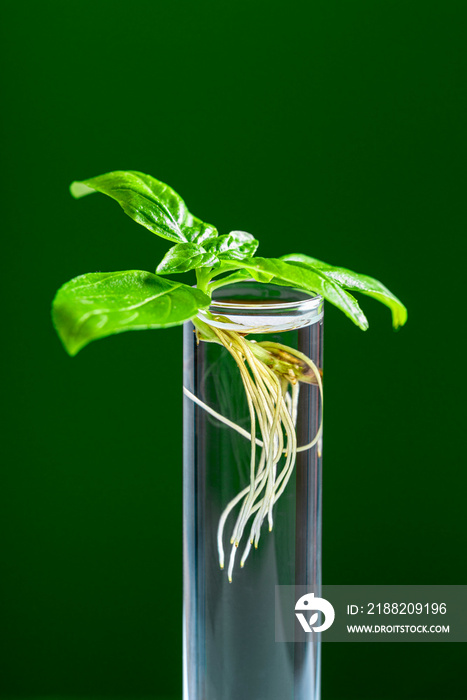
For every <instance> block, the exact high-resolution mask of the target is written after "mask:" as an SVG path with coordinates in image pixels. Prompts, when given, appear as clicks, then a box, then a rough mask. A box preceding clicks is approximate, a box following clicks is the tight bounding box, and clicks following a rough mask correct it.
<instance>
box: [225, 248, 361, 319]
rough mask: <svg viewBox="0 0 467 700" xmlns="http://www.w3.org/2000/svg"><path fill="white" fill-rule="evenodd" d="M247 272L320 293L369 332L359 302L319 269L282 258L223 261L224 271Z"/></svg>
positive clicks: (275, 281)
mask: <svg viewBox="0 0 467 700" xmlns="http://www.w3.org/2000/svg"><path fill="white" fill-rule="evenodd" d="M235 269H246V270H248V271H249V272H250V274H251V276H252V277H254V278H255V279H257V280H258V281H259V282H273V284H278V285H281V286H285V287H299V288H300V289H304V290H305V291H307V292H315V293H317V294H321V296H323V297H324V299H327V301H329V302H331V304H334V306H337V307H338V308H339V309H340V310H341V311H343V312H344V313H345V315H346V316H348V317H349V318H350V319H351V320H352V321H353V322H354V323H355V324H356V325H357V326H358V327H359V328H361V329H362V330H364V331H365V330H366V329H367V328H368V321H367V319H366V317H365V314H364V313H363V311H362V310H361V308H360V307H359V305H358V302H357V300H356V299H355V298H354V297H353V296H352V295H351V294H349V293H348V292H346V291H345V290H344V289H342V287H341V286H340V285H339V283H338V282H335V281H334V280H333V279H331V278H328V277H327V276H326V275H325V274H324V273H322V272H320V271H319V270H312V269H311V268H309V267H305V266H302V265H297V264H293V263H288V262H285V261H283V260H281V259H279V258H256V257H255V258H245V259H244V260H239V261H237V262H233V261H232V262H230V263H227V262H224V263H223V265H222V271H225V272H227V271H232V270H235Z"/></svg>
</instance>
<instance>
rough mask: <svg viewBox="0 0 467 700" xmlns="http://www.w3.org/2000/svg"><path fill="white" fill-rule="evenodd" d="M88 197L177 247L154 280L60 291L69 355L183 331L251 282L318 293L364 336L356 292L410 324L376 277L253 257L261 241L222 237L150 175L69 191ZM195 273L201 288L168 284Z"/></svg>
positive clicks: (292, 259) (95, 279) (122, 275)
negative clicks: (237, 285)
mask: <svg viewBox="0 0 467 700" xmlns="http://www.w3.org/2000/svg"><path fill="white" fill-rule="evenodd" d="M91 192H101V193H102V194H106V195H107V196H109V197H111V198H112V199H115V200H116V201H117V202H118V203H119V204H120V206H121V207H122V208H123V210H124V211H125V213H126V214H128V216H130V217H131V218H132V219H133V220H134V221H136V222H137V223H139V224H141V225H142V226H145V227H146V228H147V229H149V230H150V231H152V232H153V233H155V234H157V235H158V236H161V237H162V238H165V239H167V240H169V241H171V242H172V243H174V244H175V245H173V246H172V248H170V249H169V250H168V252H167V253H166V255H165V256H164V258H163V259H162V260H161V262H160V263H159V265H158V266H157V269H156V272H157V274H152V273H150V272H145V271H141V270H129V271H124V272H107V273H90V274H87V275H81V276H80V277H76V278H75V279H73V280H71V281H70V282H67V283H66V284H65V285H63V287H61V288H60V289H59V291H58V292H57V295H56V297H55V299H54V302H53V308H52V316H53V322H54V324H55V327H56V329H57V332H58V334H59V336H60V338H61V340H62V342H63V344H64V346H65V348H66V350H67V351H68V353H69V354H70V355H75V354H76V353H77V352H78V351H79V350H80V349H81V348H82V347H84V346H85V345H87V344H88V343H89V342H91V341H92V340H96V339H98V338H103V337H105V336H109V335H114V334H116V333H122V332H124V331H128V330H140V329H146V328H165V327H168V326H175V325H179V324H182V323H184V322H185V321H187V320H188V319H190V318H194V317H195V316H196V315H197V313H198V311H199V310H201V309H206V308H208V306H209V304H210V298H211V294H212V291H213V290H214V289H217V288H219V287H221V286H224V285H226V284H231V283H233V282H235V281H237V280H240V279H245V278H251V277H253V278H254V279H255V280H257V281H258V282H262V283H264V282H272V283H273V284H277V285H281V286H288V287H295V288H299V289H302V290H304V291H306V292H310V293H316V294H321V295H322V296H323V297H324V299H326V300H327V301H329V302H330V303H332V304H334V305H335V306H337V307H338V308H339V309H340V310H341V311H343V312H344V313H345V314H346V316H348V317H349V318H350V319H351V320H352V321H353V322H354V323H355V324H356V325H357V326H358V327H359V328H361V329H362V330H366V329H367V328H368V321H367V319H366V316H365V314H364V313H363V311H362V310H361V308H360V306H359V304H358V302H357V300H356V299H355V297H354V296H353V294H351V292H358V293H362V294H365V295H367V296H371V297H373V298H374V299H377V300H378V301H380V302H381V303H383V304H385V305H386V306H388V307H389V309H390V310H391V313H392V320H393V326H394V328H398V327H400V326H403V325H404V323H405V322H406V321H407V309H406V308H405V306H404V305H403V304H402V302H401V301H400V300H399V299H398V298H397V297H396V296H394V294H392V292H390V291H389V289H387V287H385V286H384V285H383V284H382V283H381V282H379V281H378V280H376V279H374V278H373V277H369V276H367V275H362V274H359V273H356V272H353V271H352V270H347V269H346V268H342V267H335V266H333V265H329V264H327V263H324V262H322V261H321V260H317V259H316V258H312V257H309V256H307V255H303V254H298V253H297V254H291V255H284V256H282V257H280V258H260V257H256V256H255V252H256V249H257V247H258V241H257V240H256V239H255V238H254V237H253V236H252V235H251V234H250V233H246V232H245V231H232V232H231V233H228V234H224V235H218V232H217V229H216V228H215V227H214V226H211V225H210V224H206V223H204V222H202V221H201V220H200V219H198V218H197V217H195V216H193V214H191V213H190V211H189V210H188V208H187V206H186V204H185V202H184V201H183V199H182V198H181V197H180V195H178V194H177V193H176V192H175V191H174V190H173V189H172V188H171V187H169V186H168V185H166V184H164V183H163V182H160V181H159V180H156V179H155V178H153V177H151V176H150V175H145V174H144V173H140V172H136V171H133V170H129V171H124V170H118V171H114V172H110V173H107V174H105V175H99V176H98V177H94V178H90V179H88V180H83V181H80V182H73V183H72V185H71V193H72V194H73V196H74V197H77V198H78V197H82V196H84V195H86V194H89V193H91ZM190 270H195V271H196V278H197V288H195V287H190V286H188V285H185V284H181V283H178V282H175V281H172V280H169V279H167V278H166V277H165V275H167V274H175V273H181V272H187V271H190Z"/></svg>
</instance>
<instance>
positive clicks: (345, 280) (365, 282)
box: [281, 253, 407, 328]
mask: <svg viewBox="0 0 467 700" xmlns="http://www.w3.org/2000/svg"><path fill="white" fill-rule="evenodd" d="M281 260H286V261H288V262H291V263H293V264H296V265H300V266H304V267H306V268H308V269H312V270H314V271H319V272H320V273H321V274H324V275H325V276H326V277H327V279H330V280H334V282H337V283H338V284H339V285H340V286H341V287H342V288H343V289H350V290H351V291H355V292H361V293H362V294H366V295H367V296H370V297H373V298H374V299H377V300H378V301H380V302H381V303H382V304H385V305H386V306H387V307H389V309H390V310H391V313H392V324H393V326H394V328H399V327H400V326H403V325H404V324H405V322H406V321H407V309H406V308H405V306H404V304H403V303H402V302H401V301H400V300H399V299H398V298H397V297H396V296H394V294H393V293H392V292H390V291H389V289H388V288H387V287H385V286H384V284H382V283H381V282H379V281H378V280H376V279H374V278H373V277H368V275H361V274H359V273H357V272H353V271H352V270H347V269H346V268H344V267H334V266H333V265H328V263H325V262H322V260H317V259H316V258H310V257H309V256H308V255H302V254H300V253H296V254H293V255H283V256H282V257H281Z"/></svg>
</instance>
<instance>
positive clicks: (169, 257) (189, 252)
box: [156, 239, 219, 274]
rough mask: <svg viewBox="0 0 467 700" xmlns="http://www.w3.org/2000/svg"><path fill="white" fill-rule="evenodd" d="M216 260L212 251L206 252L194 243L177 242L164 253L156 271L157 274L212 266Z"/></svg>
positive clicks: (217, 260) (217, 259)
mask: <svg viewBox="0 0 467 700" xmlns="http://www.w3.org/2000/svg"><path fill="white" fill-rule="evenodd" d="M216 240H217V239H216ZM218 262H219V258H218V257H217V256H216V255H214V253H212V252H207V251H206V250H205V249H204V248H203V247H202V246H200V245H197V244H196V243H177V244H176V245H174V246H173V247H172V248H170V250H169V251H168V252H167V253H166V255H165V257H164V258H163V259H162V260H161V262H160V263H159V265H158V266H157V270H156V272H157V273H159V274H170V273H172V272H188V270H194V269H196V268H198V267H212V266H213V265H215V264H216V263H218Z"/></svg>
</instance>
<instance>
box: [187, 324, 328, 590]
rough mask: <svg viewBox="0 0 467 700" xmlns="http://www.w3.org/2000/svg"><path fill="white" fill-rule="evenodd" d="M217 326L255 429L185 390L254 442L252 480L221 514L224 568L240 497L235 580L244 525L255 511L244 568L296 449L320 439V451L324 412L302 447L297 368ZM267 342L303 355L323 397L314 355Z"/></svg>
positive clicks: (233, 553) (283, 485)
mask: <svg viewBox="0 0 467 700" xmlns="http://www.w3.org/2000/svg"><path fill="white" fill-rule="evenodd" d="M212 330H213V331H214V333H215V334H216V335H217V337H218V340H219V342H220V343H221V344H222V345H223V346H224V347H225V348H226V350H227V351H228V352H229V353H230V354H231V355H232V357H233V359H234V360H235V362H236V364H237V366H238V368H239V370H240V375H241V379H242V382H243V386H244V389H245V393H246V397H247V402H248V409H249V414H250V432H248V431H247V430H244V429H243V428H241V427H240V426H239V425H237V424H236V423H234V422H232V421H230V420H229V419H228V418H226V417H225V416H223V415H221V414H220V413H218V412H217V411H214V409H212V408H211V407H209V406H208V405H207V404H205V403H204V402H203V401H201V400H200V399H198V398H197V397H196V396H195V395H194V394H192V393H191V392H190V391H188V389H186V388H185V387H183V391H184V393H185V395H186V396H187V397H188V398H189V399H191V400H192V401H194V402H195V403H196V404H197V405H198V406H200V407H201V408H203V409H204V410H206V411H207V412H208V413H210V414H211V415H212V416H214V417H215V418H217V419H218V420H219V421H221V422H222V423H224V424H225V425H228V426H229V427H230V428H232V429H233V430H235V431H237V432H238V433H239V434H240V435H242V436H243V437H245V438H247V439H248V440H250V443H251V454H250V483H249V485H248V486H246V487H245V488H244V489H242V490H241V491H240V492H239V493H238V494H237V495H236V496H235V497H234V498H233V499H232V500H231V501H230V502H229V503H228V504H227V506H226V507H225V509H224V511H223V512H222V514H221V517H220V519H219V525H218V530H217V548H218V554H219V564H220V568H221V569H223V568H224V566H225V553H224V546H223V537H224V529H225V526H226V522H227V519H228V517H229V515H230V514H231V512H232V511H233V509H234V508H235V507H236V506H237V505H238V504H239V503H240V502H241V507H240V511H239V513H238V516H237V519H236V521H235V524H234V527H233V529H232V535H231V538H230V543H231V550H230V556H229V564H228V569H227V575H228V579H229V581H230V582H231V581H232V575H233V569H234V564H235V558H236V554H237V549H238V546H239V544H240V542H241V541H242V539H243V535H244V532H245V528H246V526H247V524H248V521H249V520H250V518H251V517H252V516H254V518H253V521H252V524H251V526H250V532H249V536H248V539H247V542H246V545H245V548H244V550H243V554H242V557H241V561H240V567H243V566H244V564H245V561H246V560H247V558H248V555H249V553H250V550H251V546H252V545H253V544H254V546H255V548H257V547H258V542H259V539H260V535H261V527H262V524H263V522H264V520H265V518H267V520H268V524H269V530H270V531H271V530H272V527H273V507H274V504H275V503H277V501H278V499H279V498H280V496H281V495H282V494H283V492H284V490H285V488H286V486H287V483H288V482H289V480H290V477H291V476H292V474H293V470H294V466H295V461H296V455H297V452H303V451H305V450H309V449H311V448H312V447H313V446H314V445H316V443H318V449H319V452H320V444H321V433H322V417H321V421H320V425H319V428H318V431H317V433H316V435H315V437H314V438H313V440H312V441H311V442H310V443H308V444H307V445H303V446H300V447H297V437H296V432H295V426H296V424H297V413H298V399H299V392H300V385H299V381H297V377H296V375H295V374H294V372H293V371H292V370H289V374H288V375H287V376H284V375H283V374H280V375H279V374H277V373H276V372H275V371H273V370H272V369H271V368H270V367H268V366H267V365H266V364H265V362H263V361H262V360H260V359H258V357H257V356H256V354H255V353H254V352H253V351H252V342H251V341H247V340H246V339H245V338H244V337H242V336H241V335H239V334H238V333H233V332H228V331H221V330H220V329H218V328H214V327H212ZM263 345H264V347H267V346H270V347H271V346H275V347H276V348H280V349H282V350H285V351H286V352H287V353H288V354H290V355H293V356H295V357H296V358H297V361H299V360H300V361H301V362H302V363H304V364H305V365H307V366H308V368H309V369H310V370H311V371H312V373H313V375H314V380H315V382H316V384H317V385H318V389H319V392H320V397H321V402H322V398H323V386H322V381H321V375H320V373H319V370H318V368H317V367H316V365H315V364H314V363H313V362H312V360H310V359H309V358H308V357H306V356H305V355H303V354H302V353H300V352H298V351H296V350H293V349H292V348H284V347H283V346H280V345H279V344H273V343H264V344H263ZM296 366H297V365H296ZM256 422H257V423H258V426H259V430H260V432H261V439H259V438H258V437H257V436H256ZM257 447H260V448H261V455H260V459H259V461H258V466H256V462H257V459H256V448H257ZM282 455H284V456H285V464H284V465H283V467H282V468H281V469H280V471H279V472H278V464H279V462H280V460H281V457H282Z"/></svg>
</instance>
